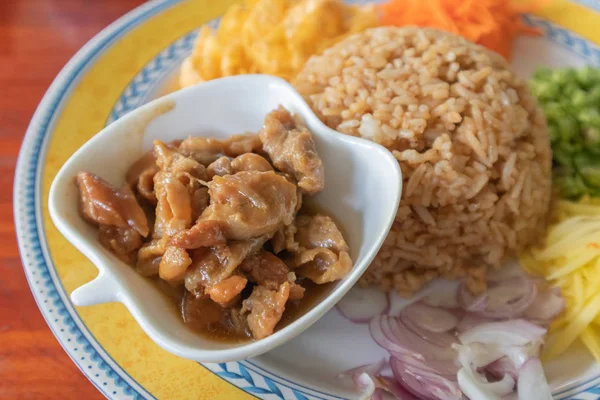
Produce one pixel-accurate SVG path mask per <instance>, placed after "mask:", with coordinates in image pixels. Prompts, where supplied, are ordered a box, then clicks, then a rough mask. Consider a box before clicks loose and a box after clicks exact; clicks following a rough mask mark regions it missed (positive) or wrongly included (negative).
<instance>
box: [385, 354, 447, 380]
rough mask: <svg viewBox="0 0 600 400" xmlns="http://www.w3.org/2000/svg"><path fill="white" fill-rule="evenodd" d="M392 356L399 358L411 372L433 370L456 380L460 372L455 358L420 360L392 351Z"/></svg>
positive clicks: (417, 372)
mask: <svg viewBox="0 0 600 400" xmlns="http://www.w3.org/2000/svg"><path fill="white" fill-rule="evenodd" d="M392 356H394V357H396V358H398V359H399V360H400V361H402V363H403V364H404V365H405V366H406V368H408V369H409V370H410V371H411V372H413V373H414V374H416V375H419V374H420V373H421V372H423V371H426V372H433V373H435V374H438V375H441V376H443V377H444V378H446V379H449V380H454V379H455V378H456V372H458V368H459V367H458V366H457V365H456V364H455V362H454V360H444V359H438V360H427V361H419V360H417V359H415V358H413V357H410V356H406V355H403V354H396V353H392Z"/></svg>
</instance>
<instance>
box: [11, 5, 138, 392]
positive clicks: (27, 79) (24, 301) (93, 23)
mask: <svg viewBox="0 0 600 400" xmlns="http://www.w3.org/2000/svg"><path fill="white" fill-rule="evenodd" d="M142 3H143V0H0V188H1V189H0V399H61V400H63V399H86V400H92V399H101V398H103V396H102V395H101V394H100V392H98V391H97V390H96V389H95V388H94V386H93V385H92V384H91V383H90V382H89V381H88V380H87V379H86V378H85V376H84V375H83V374H82V373H81V372H80V371H79V370H78V369H77V367H76V366H75V364H73V363H72V362H71V360H70V359H69V357H68V356H67V354H66V353H65V352H64V351H63V349H62V347H61V346H60V345H59V344H58V342H57V341H56V339H55V338H54V336H53V335H52V333H51V332H50V329H49V328H48V327H47V325H46V323H45V322H44V319H43V318H42V316H41V314H40V312H39V310H38V308H37V306H36V304H35V301H34V299H33V297H32V295H31V292H30V291H29V286H28V285H27V281H26V279H25V275H24V273H23V269H22V265H21V260H20V258H19V252H18V249H17V242H16V236H15V232H14V220H13V205H12V191H11V190H9V188H12V186H13V174H14V168H15V163H16V160H17V155H18V152H19V147H20V145H21V141H22V139H23V135H24V133H25V130H26V129H27V125H28V124H29V120H30V119H31V116H32V115H33V112H34V111H35V108H36V107H37V105H38V103H39V101H40V100H41V98H42V96H43V94H44V93H45V91H46V89H47V88H48V86H49V85H50V83H51V82H52V80H53V79H54V77H55V76H56V74H58V72H59V71H60V69H61V68H62V67H63V66H64V65H65V63H66V62H67V61H68V60H69V58H70V57H71V56H72V55H73V54H75V52H76V51H77V50H78V49H79V48H80V47H81V46H83V45H84V44H85V42H87V41H88V40H89V39H90V38H92V36H94V35H95V34H96V33H98V32H99V31H100V30H101V29H102V28H104V27H105V26H107V25H108V24H109V23H111V22H112V21H114V20H115V19H117V18H118V17H120V16H121V15H123V14H125V13H126V12H128V11H129V10H131V9H133V8H135V7H136V6H138V5H140V4H142Z"/></svg>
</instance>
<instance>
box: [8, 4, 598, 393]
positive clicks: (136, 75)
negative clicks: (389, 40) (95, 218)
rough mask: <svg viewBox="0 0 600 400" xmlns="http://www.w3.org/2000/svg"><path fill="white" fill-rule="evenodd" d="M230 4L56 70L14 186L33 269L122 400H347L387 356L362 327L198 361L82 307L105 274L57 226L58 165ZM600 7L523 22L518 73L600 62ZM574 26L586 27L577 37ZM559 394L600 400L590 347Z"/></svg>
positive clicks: (98, 45)
mask: <svg viewBox="0 0 600 400" xmlns="http://www.w3.org/2000/svg"><path fill="white" fill-rule="evenodd" d="M231 2H232V1H231V0H228V1H218V2H217V1H213V0H194V1H177V0H154V1H150V2H148V3H147V4H145V5H143V6H141V7H139V8H137V9H136V10H134V11H132V12H130V13H129V14H127V15H125V16H124V17H122V18H121V19H119V20H118V21H116V22H115V23H113V24H112V25H110V26H109V27H107V28H106V29H105V30H103V31H102V32H100V33H99V34H98V35H97V36H96V37H95V38H94V39H92V40H91V41H90V42H89V43H88V44H86V45H85V46H84V47H83V48H82V49H81V50H80V51H79V52H78V53H77V54H76V55H75V56H74V57H73V58H72V59H71V61H69V63H68V64H67V65H66V66H65V67H64V69H63V70H62V71H61V72H60V74H59V75H58V76H57V77H56V79H55V80H54V82H53V83H52V85H51V86H50V88H49V89H48V92H47V93H46V95H45V96H44V98H43V100H42V101H41V103H40V105H39V107H38V109H37V111H36V112H35V114H34V116H33V119H32V121H31V124H30V125H29V128H28V130H27V134H26V136H25V140H24V142H23V146H22V148H21V154H20V156H19V161H18V165H17V172H16V180H15V187H14V204H15V219H16V226H17V235H18V239H19V247H20V251H21V256H22V259H23V266H24V269H25V274H26V276H27V279H28V280H29V284H30V286H31V290H32V292H33V295H34V297H35V299H36V301H37V303H38V306H39V308H40V310H41V312H42V314H43V315H44V317H45V318H46V321H47V322H48V325H49V326H50V328H51V329H52V331H53V332H54V334H55V335H56V337H57V339H58V341H59V342H60V343H61V345H62V346H63V347H64V349H65V351H66V352H67V353H68V354H69V356H70V357H71V358H72V359H73V362H74V363H76V364H77V366H79V368H80V369H81V371H82V372H83V373H84V374H85V376H87V377H88V378H89V379H90V381H91V382H92V383H93V384H94V385H95V386H96V387H97V388H98V390H99V391H101V392H102V393H103V394H105V395H106V396H107V397H108V398H114V399H121V398H122V399H153V398H163V399H167V398H172V399H187V398H189V399H192V398H193V399H198V398H210V399H228V400H230V399H243V398H249V397H250V396H255V397H258V398H261V399H280V398H284V399H299V400H305V399H346V398H356V397H357V395H356V393H354V392H353V391H352V389H351V388H350V387H345V386H343V385H342V384H341V382H340V381H339V380H337V379H335V375H336V374H337V373H338V372H340V371H342V370H346V369H348V368H350V367H354V366H356V365H360V364H365V363H367V362H371V361H376V360H378V359H380V358H381V357H382V356H383V355H385V352H384V351H383V350H382V349H381V348H379V347H378V346H377V345H376V344H375V343H374V342H373V341H372V340H371V337H370V335H369V332H368V328H367V327H366V326H365V325H355V324H353V323H351V322H349V321H348V320H346V319H344V318H343V317H342V316H341V315H340V314H339V313H338V312H337V311H336V310H332V311H331V312H330V313H329V314H327V315H326V316H325V317H323V318H322V319H321V320H320V321H319V322H318V323H317V324H315V325H314V326H313V327H311V328H310V329H309V330H307V331H306V332H305V333H303V334H302V335H300V336H299V337H297V338H296V339H294V340H293V341H291V342H289V343H287V344H285V345H283V346H281V347H279V348H278V349H276V350H274V351H271V352H269V353H267V354H265V355H263V356H260V357H257V358H255V359H251V360H246V361H242V362H229V363H222V364H197V363H194V362H192V361H188V360H184V359H181V358H178V357H175V356H173V355H171V354H169V353H167V352H165V351H163V350H162V349H161V348H159V347H158V346H157V345H156V344H154V343H153V342H152V341H151V340H150V339H149V338H148V337H147V336H146V335H145V334H144V333H143V331H142V330H141V328H140V327H139V326H138V325H137V324H136V322H135V321H134V319H133V317H132V316H131V315H130V314H129V313H128V312H127V310H126V309H125V307H124V306H123V305H121V304H104V305H98V306H93V307H84V308H75V307H74V306H73V304H72V303H71V301H70V299H69V294H70V293H71V292H72V291H73V290H74V289H75V288H77V287H79V286H81V285H82V284H84V283H86V282H88V281H90V280H91V279H92V278H93V277H94V276H95V275H96V274H97V269H96V268H95V267H94V266H93V265H92V264H91V263H90V262H89V261H88V260H87V259H86V258H85V257H84V256H83V255H81V254H80V253H79V252H77V251H76V250H75V249H74V248H73V247H72V246H71V245H70V244H69V243H68V242H67V241H66V239H64V238H63V237H62V236H61V235H60V233H59V232H58V231H57V230H56V228H55V227H54V226H53V224H52V222H51V221H50V217H49V215H48V210H47V200H48V190H49V188H50V184H51V182H52V180H53V178H54V176H55V175H56V173H57V171H58V169H59V168H60V166H61V165H62V164H63V163H64V162H65V161H66V160H67V159H68V157H69V156H70V155H71V154H72V153H73V152H74V151H75V150H76V149H77V148H79V147H80V146H81V145H82V144H83V143H84V142H86V141H87V140H88V139H89V138H90V137H92V136H93V135H94V134H95V133H97V132H99V131H100V130H101V129H102V127H103V126H105V125H106V124H109V123H110V122H112V121H114V120H115V119H117V118H119V117H121V116H123V115H124V114H125V113H127V112H128V111H130V110H132V109H134V108H135V107H138V106H139V105H141V104H144V103H145V102H147V101H148V100H150V99H152V98H155V97H157V96H159V95H160V94H161V93H164V91H165V87H168V86H169V85H170V84H171V83H172V82H173V79H174V77H175V75H176V73H177V69H178V67H179V65H180V63H181V61H182V60H183V59H184V58H185V57H186V56H187V55H188V54H189V53H190V51H191V48H192V44H193V40H194V35H195V32H196V31H197V29H198V27H199V26H201V25H202V24H203V23H208V24H211V25H216V24H218V16H219V15H220V14H221V13H222V12H224V11H225V9H226V8H227V7H228V6H229V5H230V3H231ZM598 11H600V3H599V2H597V1H594V0H586V1H583V0H582V1H581V2H580V3H579V4H576V3H570V2H567V1H566V0H556V1H555V2H554V3H552V5H551V6H549V7H547V8H546V9H544V11H543V12H542V13H541V16H526V17H525V21H526V23H527V24H529V25H531V26H535V27H538V28H540V29H541V31H542V32H543V35H542V36H541V37H535V38H523V39H519V40H518V42H517V43H516V48H515V54H514V62H513V65H514V68H515V69H516V71H517V72H518V73H519V74H521V75H522V76H523V77H527V76H528V75H529V74H530V73H531V72H532V71H533V70H534V69H535V68H536V67H538V66H541V65H547V66H551V67H558V66H566V65H584V64H594V65H600V48H599V47H598V46H597V45H596V43H600V31H597V29H595V27H598V26H600V13H598ZM575 32H577V33H575ZM546 372H547V376H548V379H549V381H550V383H551V386H552V388H553V391H554V396H555V398H556V399H573V400H575V399H577V400H587V399H590V400H591V399H598V398H600V366H598V365H596V363H595V362H594V361H593V359H592V357H591V356H589V355H588V354H587V353H586V351H585V350H584V349H583V348H579V349H577V348H575V349H573V350H571V351H570V352H569V353H568V354H567V355H565V356H564V357H562V358H560V359H559V360H557V361H555V362H552V363H549V364H547V365H546Z"/></svg>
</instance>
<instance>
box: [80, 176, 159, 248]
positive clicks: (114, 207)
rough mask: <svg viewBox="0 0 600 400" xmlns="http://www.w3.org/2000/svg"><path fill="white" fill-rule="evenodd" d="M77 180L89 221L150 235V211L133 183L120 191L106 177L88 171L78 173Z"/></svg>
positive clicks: (82, 210)
mask: <svg viewBox="0 0 600 400" xmlns="http://www.w3.org/2000/svg"><path fill="white" fill-rule="evenodd" d="M76 181H77V185H78V186H79V193H80V199H81V213H82V214H83V216H84V217H85V218H86V219H87V220H88V221H90V222H92V223H94V224H96V225H99V226H101V225H107V226H113V227H117V228H128V227H130V228H132V229H135V230H136V231H137V232H138V233H139V234H140V235H142V236H144V237H145V236H148V234H149V231H150V230H149V229H148V220H147V218H146V214H144V210H142V208H141V207H140V205H139V204H138V202H137V200H136V199H135V195H134V194H133V192H132V191H131V189H129V186H124V187H123V188H122V189H121V190H116V189H115V188H113V187H112V186H111V185H110V184H109V183H108V182H106V181H105V180H104V179H102V178H100V177H98V176H96V175H94V174H90V173H88V172H80V173H79V174H77V178H76Z"/></svg>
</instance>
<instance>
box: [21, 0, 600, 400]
mask: <svg viewBox="0 0 600 400" xmlns="http://www.w3.org/2000/svg"><path fill="white" fill-rule="evenodd" d="M178 1H179V0H154V1H151V2H149V3H147V4H145V5H144V6H141V7H139V8H137V9H136V10H134V11H132V12H130V13H129V14H127V15H125V16H124V17H122V18H121V19H119V20H118V21H116V22H115V23H113V24H111V25H110V26H109V27H107V28H106V29H104V30H103V31H102V32H101V33H100V34H98V35H97V36H96V37H95V38H94V39H93V40H91V41H90V42H89V43H88V44H86V45H85V46H84V47H83V48H82V49H81V50H80V51H79V52H78V53H77V54H76V55H75V56H74V57H73V58H72V60H71V61H69V63H68V64H67V65H66V66H65V67H64V69H63V70H62V71H61V73H60V74H59V75H58V76H57V78H56V79H55V81H54V82H53V83H52V85H51V86H50V88H49V89H48V91H47V93H46V95H45V96H44V98H43V99H42V102H41V103H40V105H39V107H38V109H37V110H36V112H35V114H34V116H33V119H32V121H31V123H30V125H29V128H28V129H27V133H26V136H25V139H24V141H23V145H22V148H21V152H20V154H19V159H18V162H17V169H16V173H15V188H14V204H15V205H18V207H15V223H16V227H17V237H18V240H19V247H20V252H21V257H22V260H23V265H24V269H25V274H26V277H27V279H28V282H29V285H30V287H31V290H32V292H33V294H34V298H35V300H36V302H37V304H38V307H39V308H40V310H41V312H42V314H43V315H44V318H45V319H46V322H47V323H48V325H49V326H50V328H51V330H52V331H53V333H54V335H55V336H56V337H57V339H58V341H59V342H60V343H61V345H62V346H63V347H64V349H65V351H66V352H67V354H69V356H70V357H71V359H72V360H73V362H74V363H75V364H76V365H77V366H78V367H79V368H80V369H81V371H82V372H83V373H84V375H85V376H87V377H88V378H89V379H90V381H91V382H92V383H93V384H94V385H95V386H96V387H97V388H98V390H99V391H100V392H102V393H103V394H104V395H105V396H106V397H108V398H114V399H117V398H118V399H122V398H123V399H131V398H133V399H153V398H154V397H153V396H152V395H151V394H150V393H148V392H147V391H146V390H144V388H142V387H141V386H140V385H139V384H138V383H137V382H136V381H135V380H134V379H133V378H131V376H129V375H128V374H127V373H126V372H125V371H124V370H123V369H122V368H121V367H120V366H119V365H118V364H117V363H116V362H115V361H114V360H113V359H112V358H111V357H110V355H109V354H108V353H107V352H106V351H105V350H104V349H103V348H102V347H101V346H100V344H99V343H98V342H97V341H96V339H95V338H94V336H93V335H92V334H91V333H90V332H89V330H88V329H87V327H86V326H85V324H84V323H83V321H82V320H81V318H80V317H79V315H78V314H77V312H76V311H75V309H74V307H73V305H72V304H71V302H70V300H69V298H68V295H67V293H66V291H65V290H64V288H63V287H62V284H61V282H60V280H59V278H58V276H57V274H56V270H55V268H54V266H53V263H52V259H51V256H50V254H49V252H48V249H47V247H46V242H45V239H44V236H43V231H44V230H43V222H42V219H41V168H42V165H43V161H44V159H45V153H46V145H47V143H48V140H49V138H50V136H51V132H52V128H53V125H54V122H55V118H56V116H57V115H58V111H59V110H60V107H61V105H62V103H63V102H64V101H65V99H66V98H68V95H69V93H70V91H71V90H72V88H73V86H74V85H75V84H76V83H77V82H78V80H79V79H80V78H81V76H82V74H83V73H84V72H85V70H86V68H88V67H89V66H90V65H91V64H92V63H93V61H94V58H95V57H96V56H97V55H98V54H100V53H102V52H103V51H104V50H105V49H106V48H108V47H110V45H111V44H112V43H114V41H115V40H117V39H118V38H120V37H121V36H122V35H123V34H125V33H126V32H128V31H129V30H131V29H132V28H134V27H135V26H136V25H138V24H140V23H142V22H143V21H145V20H146V19H148V18H149V17H151V16H152V15H155V14H157V13H160V12H162V11H164V10H165V9H166V8H168V7H170V6H171V5H173V4H176V3H177V2H178ZM359 2H362V1H359ZM591 2H592V3H594V5H595V6H596V7H598V2H595V1H591ZM586 3H587V2H586ZM525 22H526V23H527V24H529V25H531V26H536V27H538V28H540V29H542V31H543V32H544V34H545V35H546V36H547V37H548V38H549V39H550V40H552V41H554V42H556V43H557V44H559V45H561V46H564V47H566V48H568V49H570V50H572V51H574V52H576V53H578V54H580V55H581V56H583V57H584V58H586V59H587V60H588V62H589V63H590V64H594V65H598V64H600V50H599V48H598V47H597V46H595V45H592V44H590V43H589V42H588V41H586V40H585V39H583V38H582V37H580V36H578V35H575V34H573V33H571V32H569V31H568V30H566V29H563V28H560V27H558V26H556V25H554V24H552V23H550V22H548V21H545V20H543V19H541V18H537V17H532V16H526V17H525ZM210 24H211V25H213V26H216V25H217V24H218V20H214V21H211V22H210ZM195 32H196V31H193V32H190V33H188V34H186V35H184V36H183V37H181V38H180V39H178V40H176V41H175V42H174V43H173V44H171V45H170V46H169V47H168V48H166V49H165V50H163V51H162V52H160V53H159V54H158V55H157V56H156V57H155V58H154V59H153V60H152V61H150V62H149V63H148V64H147V65H146V66H145V67H144V68H143V69H142V71H140V73H139V74H138V75H137V76H136V77H135V78H134V79H133V80H132V81H131V82H130V84H129V85H128V87H127V88H126V89H125V91H124V92H123V94H122V95H121V97H120V98H119V100H118V101H117V103H116V104H115V106H114V107H113V110H112V111H111V113H110V115H109V118H108V120H107V124H108V123H110V122H112V121H114V120H116V119H118V118H119V117H121V116H123V115H125V114H126V113H127V112H129V111H131V110H133V109H134V108H136V107H138V106H140V105H142V104H144V103H145V102H147V101H148V100H150V97H151V95H152V94H153V93H156V89H157V85H159V84H160V83H161V82H162V81H163V80H164V77H165V76H167V75H168V74H170V73H172V72H173V71H174V70H175V68H176V67H177V66H178V65H179V64H180V62H181V61H182V60H183V59H184V58H185V57H186V56H187V55H188V54H189V53H190V52H191V49H192V45H193V39H194V37H195ZM203 365H204V367H206V368H207V369H208V370H210V371H212V372H213V373H215V374H216V375H218V376H219V377H221V378H222V379H224V380H226V381H227V382H229V383H231V384H233V385H235V386H237V387H239V388H240V389H242V390H244V391H245V392H247V393H249V394H252V395H254V396H256V397H259V398H261V399H282V398H284V399H298V400H305V399H306V400H309V399H310V400H312V399H322V400H330V399H336V400H337V399H342V398H341V397H338V396H334V395H331V394H327V393H323V392H320V391H317V390H314V389H311V388H308V387H305V386H303V385H300V384H297V383H294V382H292V381H289V380H287V379H285V378H283V377H280V376H278V375H277V374H275V373H272V372H270V371H266V370H264V369H262V368H261V367H260V366H259V365H256V363H255V362H252V361H242V362H229V363H221V364H203ZM571 396H576V397H571ZM599 396H600V376H597V377H594V378H592V379H589V380H587V381H585V382H579V383H577V384H576V385H573V386H571V387H568V388H566V389H563V390H561V391H559V392H557V393H555V397H556V398H557V399H567V398H568V399H572V400H592V399H594V400H598V399H600V397H599Z"/></svg>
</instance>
